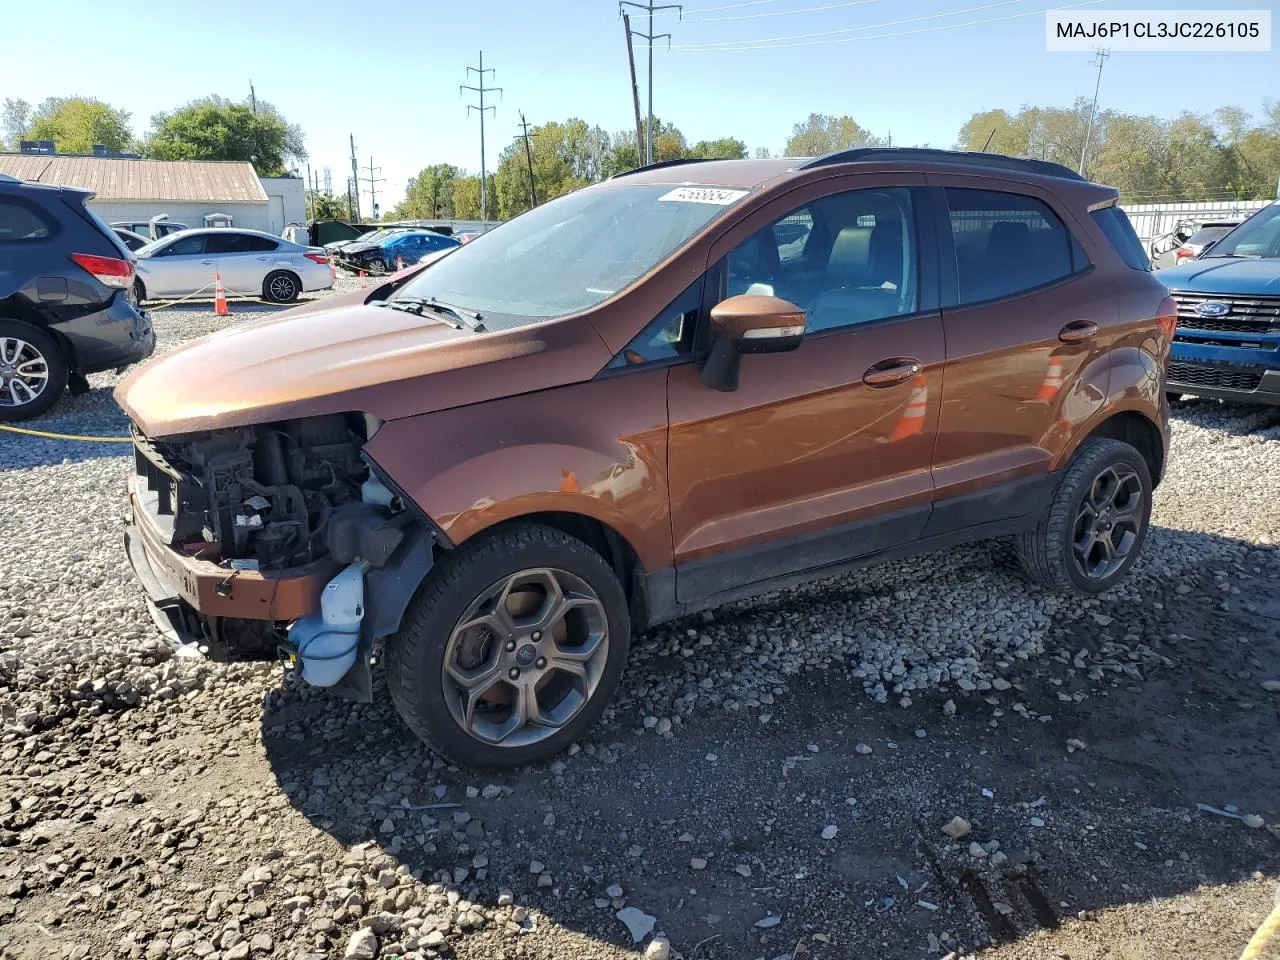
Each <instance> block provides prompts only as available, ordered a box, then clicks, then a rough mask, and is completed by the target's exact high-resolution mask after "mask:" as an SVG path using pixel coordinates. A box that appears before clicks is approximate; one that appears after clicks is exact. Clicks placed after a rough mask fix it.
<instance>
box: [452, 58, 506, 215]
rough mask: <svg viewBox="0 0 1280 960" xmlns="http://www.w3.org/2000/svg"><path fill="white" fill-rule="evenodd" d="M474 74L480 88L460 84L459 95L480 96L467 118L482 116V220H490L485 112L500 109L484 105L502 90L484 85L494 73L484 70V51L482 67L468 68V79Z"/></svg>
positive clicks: (495, 111) (468, 106)
mask: <svg viewBox="0 0 1280 960" xmlns="http://www.w3.org/2000/svg"><path fill="white" fill-rule="evenodd" d="M472 73H475V74H476V83H478V84H479V86H476V87H472V86H468V85H467V84H465V83H464V84H460V85H459V86H458V94H459V95H461V94H462V91H463V90H471V91H472V92H474V93H477V94H479V95H480V105H479V106H476V105H475V104H474V103H468V104H467V116H471V111H472V110H475V111H476V112H478V113H479V114H480V219H481V220H488V219H489V190H488V186H487V183H486V180H487V179H488V178H487V177H486V175H485V169H484V112H485V111H486V110H492V111H493V112H494V113H495V114H496V113H497V111H498V108H497V107H494V106H488V107H486V106H485V105H484V95H485V94H486V93H494V92H495V91H496V92H497V93H499V94H500V93H502V88H501V87H486V86H485V85H484V75H485V74H486V73H493V69H492V68H490V69H488V70H486V69H485V68H484V51H483V50H481V51H480V66H478V67H467V79H470V78H471V74H472Z"/></svg>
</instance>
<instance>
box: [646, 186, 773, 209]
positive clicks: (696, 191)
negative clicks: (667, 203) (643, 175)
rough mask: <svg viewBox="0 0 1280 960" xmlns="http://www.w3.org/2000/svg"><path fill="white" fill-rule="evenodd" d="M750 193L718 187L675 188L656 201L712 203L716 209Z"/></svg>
mask: <svg viewBox="0 0 1280 960" xmlns="http://www.w3.org/2000/svg"><path fill="white" fill-rule="evenodd" d="M750 192H751V191H749V190H723V189H721V188H720V187H676V188H675V189H674V190H672V191H670V192H668V193H664V194H663V195H662V196H660V197H659V198H658V199H659V200H676V201H678V202H680V203H714V204H715V205H716V206H717V207H727V206H728V205H729V204H731V203H733V202H734V201H735V200H741V199H742V198H743V197H745V196H746V195H747V194H748V193H750Z"/></svg>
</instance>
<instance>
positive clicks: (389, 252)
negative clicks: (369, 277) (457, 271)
mask: <svg viewBox="0 0 1280 960" xmlns="http://www.w3.org/2000/svg"><path fill="white" fill-rule="evenodd" d="M456 246H459V241H458V240H455V239H454V238H453V237H446V236H445V235H444V234H442V233H436V232H435V231H433V230H414V231H407V232H404V233H393V234H391V235H390V236H386V237H383V238H382V239H380V240H377V241H375V242H374V243H353V244H351V245H350V246H347V247H344V248H343V249H342V251H341V252H340V253H339V254H338V256H339V257H340V258H341V259H342V262H343V263H344V264H345V265H347V266H348V267H351V268H353V269H356V270H367V271H368V272H369V273H374V274H379V273H389V272H391V271H393V270H395V268H396V260H397V259H398V260H400V261H402V262H403V263H404V265H405V266H409V265H410V264H413V263H417V262H418V261H419V260H421V259H422V258H423V257H425V256H426V255H427V254H428V253H435V252H436V251H437V250H444V249H447V248H449V247H456Z"/></svg>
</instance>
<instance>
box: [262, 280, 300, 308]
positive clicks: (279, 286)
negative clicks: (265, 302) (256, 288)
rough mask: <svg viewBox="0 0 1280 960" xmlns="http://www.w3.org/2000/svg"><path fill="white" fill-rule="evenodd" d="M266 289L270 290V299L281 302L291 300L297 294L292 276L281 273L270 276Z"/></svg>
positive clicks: (296, 286) (296, 287)
mask: <svg viewBox="0 0 1280 960" xmlns="http://www.w3.org/2000/svg"><path fill="white" fill-rule="evenodd" d="M267 289H268V290H270V291H271V299H272V300H279V301H281V302H285V301H288V300H292V299H293V298H294V297H296V296H297V295H298V285H297V284H296V283H294V280H293V277H290V276H287V275H285V274H283V273H282V274H278V275H276V276H274V277H272V278H271V283H270V284H268V287H267Z"/></svg>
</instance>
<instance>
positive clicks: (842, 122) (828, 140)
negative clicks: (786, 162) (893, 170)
mask: <svg viewBox="0 0 1280 960" xmlns="http://www.w3.org/2000/svg"><path fill="white" fill-rule="evenodd" d="M887 142H888V141H886V140H885V139H883V138H881V137H877V136H875V135H874V134H873V133H872V132H871V131H870V130H868V129H866V128H865V127H863V126H860V125H859V124H858V123H857V121H855V120H854V119H853V117H847V116H846V117H830V116H826V115H824V114H820V113H811V114H809V117H808V119H807V120H805V121H804V122H803V123H797V124H796V125H795V126H794V127H792V128H791V137H790V138H789V139H788V140H787V145H786V146H785V147H784V148H783V151H782V152H783V155H784V156H788V157H819V156H822V154H824V153H831V152H832V151H833V150H851V149H854V148H856V147H883V146H886V145H887Z"/></svg>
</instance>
